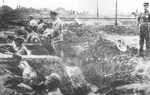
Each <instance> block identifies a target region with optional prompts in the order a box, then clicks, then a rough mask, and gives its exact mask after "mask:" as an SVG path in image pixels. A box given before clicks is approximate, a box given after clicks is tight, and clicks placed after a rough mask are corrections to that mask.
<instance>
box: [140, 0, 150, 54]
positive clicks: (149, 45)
mask: <svg viewBox="0 0 150 95" xmlns="http://www.w3.org/2000/svg"><path fill="white" fill-rule="evenodd" d="M143 6H144V13H141V14H140V16H139V17H138V26H140V43H139V44H140V49H139V56H140V57H143V56H144V49H143V46H144V40H145V42H146V43H145V44H146V51H148V49H150V39H149V38H150V37H149V29H150V28H149V24H150V12H149V11H148V7H149V3H148V2H145V3H144V4H143Z"/></svg>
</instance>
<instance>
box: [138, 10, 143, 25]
mask: <svg viewBox="0 0 150 95" xmlns="http://www.w3.org/2000/svg"><path fill="white" fill-rule="evenodd" d="M141 18H142V13H141V14H140V15H139V17H138V18H137V21H138V24H137V26H139V25H140V23H141Z"/></svg>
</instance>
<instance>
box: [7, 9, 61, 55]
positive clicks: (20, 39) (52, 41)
mask: <svg viewBox="0 0 150 95" xmlns="http://www.w3.org/2000/svg"><path fill="white" fill-rule="evenodd" d="M50 17H51V20H52V22H51V23H50V25H51V26H50V25H49V26H50V27H48V24H47V23H45V22H44V21H43V19H39V21H38V22H37V21H36V20H35V19H34V17H33V16H29V20H28V23H27V25H26V26H25V27H22V28H20V29H17V30H16V31H15V36H14V35H13V36H12V35H8V40H9V42H11V43H12V48H13V50H11V51H8V52H5V53H7V54H11V53H16V52H17V53H19V54H21V55H29V54H30V53H31V52H30V51H29V50H28V49H27V48H26V47H25V45H24V43H38V44H42V45H43V47H44V48H45V49H46V50H47V51H48V52H49V54H50V55H55V56H59V57H62V56H61V55H60V54H62V50H61V48H60V47H61V46H60V45H61V43H62V41H63V33H62V27H63V24H62V21H61V20H60V19H59V17H58V13H56V12H54V11H50Z"/></svg>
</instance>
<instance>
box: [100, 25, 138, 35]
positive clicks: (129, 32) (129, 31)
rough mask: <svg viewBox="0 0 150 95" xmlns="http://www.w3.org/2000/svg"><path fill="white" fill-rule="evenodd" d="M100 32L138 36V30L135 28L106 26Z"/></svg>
mask: <svg viewBox="0 0 150 95" xmlns="http://www.w3.org/2000/svg"><path fill="white" fill-rule="evenodd" d="M101 30H102V31H105V32H108V33H116V34H120V35H138V33H139V32H138V31H139V28H138V27H137V26H115V25H106V26H104V27H103V28H102V29H101Z"/></svg>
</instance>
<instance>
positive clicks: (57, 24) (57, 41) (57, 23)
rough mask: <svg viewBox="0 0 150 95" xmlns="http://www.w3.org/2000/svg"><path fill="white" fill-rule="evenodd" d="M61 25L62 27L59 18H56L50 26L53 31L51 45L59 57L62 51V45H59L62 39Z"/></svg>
mask: <svg viewBox="0 0 150 95" xmlns="http://www.w3.org/2000/svg"><path fill="white" fill-rule="evenodd" d="M62 27H63V24H62V22H61V20H60V19H59V18H57V20H56V21H54V23H53V26H52V29H53V30H54V33H53V35H52V36H53V37H54V38H52V45H53V48H54V49H55V52H56V53H57V54H59V56H60V57H62V53H63V51H62V47H61V44H62V41H63V33H62ZM57 32H58V33H57ZM55 35H56V36H55Z"/></svg>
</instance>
